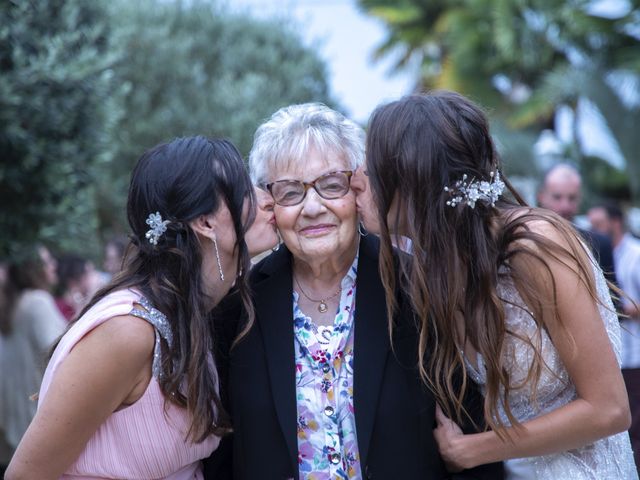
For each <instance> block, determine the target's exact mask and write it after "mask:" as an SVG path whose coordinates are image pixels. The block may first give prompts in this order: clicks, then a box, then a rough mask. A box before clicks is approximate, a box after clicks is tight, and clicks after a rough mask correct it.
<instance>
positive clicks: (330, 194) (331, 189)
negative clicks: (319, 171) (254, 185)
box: [265, 170, 353, 207]
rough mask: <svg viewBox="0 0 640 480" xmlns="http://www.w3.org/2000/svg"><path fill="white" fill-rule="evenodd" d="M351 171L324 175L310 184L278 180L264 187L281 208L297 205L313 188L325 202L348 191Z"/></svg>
mask: <svg viewBox="0 0 640 480" xmlns="http://www.w3.org/2000/svg"><path fill="white" fill-rule="evenodd" d="M352 175H353V171H351V170H341V171H337V172H330V173H325V174H324V175H322V176H320V177H318V178H316V179H315V180H314V181H312V182H301V181H299V180H278V181H276V182H273V183H268V184H267V185H265V187H266V188H267V190H269V192H271V195H272V196H273V200H274V201H275V202H276V203H277V204H278V205H281V206H283V207H291V206H293V205H298V204H299V203H300V202H302V201H303V200H304V198H305V197H306V196H307V190H309V189H310V188H313V189H314V190H315V191H316V192H318V195H320V196H321V197H322V198H324V199H325V200H335V199H336V198H341V197H344V196H345V195H346V194H347V192H348V191H349V185H350V184H351V176H352Z"/></svg>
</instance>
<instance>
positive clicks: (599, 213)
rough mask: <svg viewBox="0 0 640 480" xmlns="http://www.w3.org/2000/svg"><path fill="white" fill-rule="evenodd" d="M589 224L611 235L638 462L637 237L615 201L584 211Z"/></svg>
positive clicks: (639, 270) (639, 338) (624, 371)
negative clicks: (619, 289)
mask: <svg viewBox="0 0 640 480" xmlns="http://www.w3.org/2000/svg"><path fill="white" fill-rule="evenodd" d="M587 215H588V217H589V221H590V222H591V227H592V228H593V229H594V230H595V231H597V232H600V233H602V234H603V235H607V236H608V237H609V238H611V243H612V244H613V260H614V262H615V267H616V277H617V279H618V285H619V286H620V288H621V289H622V291H623V292H624V293H625V295H624V296H622V298H621V299H620V300H621V305H622V311H623V313H624V314H625V315H627V317H626V318H624V317H623V318H622V319H621V322H622V326H623V328H622V331H621V336H622V375H623V377H624V380H625V383H626V385H627V393H628V394H629V405H630V407H631V417H632V422H631V428H630V429H629V434H630V436H631V444H632V446H633V452H634V455H635V458H636V465H640V310H639V306H640V240H638V239H637V238H636V237H634V236H633V235H631V233H629V232H628V230H627V226H626V219H625V215H624V213H623V211H622V209H621V208H620V206H619V205H617V204H615V203H604V204H599V205H596V206H594V207H593V208H591V209H590V210H589V212H588V214H587Z"/></svg>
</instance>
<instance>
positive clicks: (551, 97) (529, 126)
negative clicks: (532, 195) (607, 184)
mask: <svg viewBox="0 0 640 480" xmlns="http://www.w3.org/2000/svg"><path fill="white" fill-rule="evenodd" d="M359 3H360V6H361V8H363V9H364V10H365V11H366V12H368V13H370V14H371V15H374V16H376V17H378V18H380V19H381V20H382V21H383V22H385V23H386V25H387V26H388V29H389V34H388V37H387V39H386V40H385V42H384V43H383V44H382V45H380V47H379V48H378V50H377V55H378V56H383V55H391V54H395V55H398V59H399V60H398V62H397V64H396V67H397V68H402V67H403V66H404V65H406V64H407V63H408V62H410V61H411V60H412V59H417V60H418V61H419V62H420V64H421V71H420V78H419V79H418V81H417V83H416V89H417V90H420V89H424V88H448V89H453V90H457V91H460V92H462V93H464V94H466V95H468V96H470V97H471V98H473V99H474V100H476V101H478V102H479V103H481V104H483V105H486V106H488V107H490V108H491V110H492V115H491V117H492V118H493V119H494V120H495V121H494V123H496V122H499V124H500V127H499V128H497V129H496V130H498V131H499V132H500V135H502V136H503V138H505V139H506V138H507V137H509V136H510V135H513V133H514V132H515V131H521V130H523V129H524V130H525V131H527V132H531V131H538V132H539V131H541V130H542V129H544V128H552V125H553V117H554V114H555V111H556V108H557V107H558V105H559V104H565V105H571V106H573V107H575V105H576V104H577V100H578V98H580V97H581V96H584V97H587V98H590V99H591V100H592V101H593V103H595V104H596V105H598V106H599V108H600V109H601V111H602V113H603V116H604V117H605V118H606V119H607V121H608V124H609V128H610V130H611V132H612V133H613V136H614V137H615V139H616V140H617V142H618V144H619V146H620V150H621V151H622V152H623V154H624V156H625V159H626V162H627V167H626V168H627V172H628V173H629V176H630V183H631V185H630V186H631V190H632V192H633V198H634V199H635V200H636V201H640V185H637V184H638V182H640V175H638V170H639V169H640V167H639V163H640V159H639V158H637V157H636V153H635V152H637V151H638V147H637V143H635V142H636V141H637V138H636V137H639V136H638V135H634V134H633V132H631V133H629V132H628V131H629V129H633V127H630V125H631V126H632V125H637V123H634V122H636V121H637V115H638V113H637V107H633V106H630V105H629V104H628V103H626V104H625V103H624V101H622V100H621V99H620V98H618V96H617V95H616V93H615V92H614V89H615V85H613V86H612V83H611V81H607V79H608V78H610V77H611V72H616V71H621V70H622V71H624V72H628V73H629V74H631V75H638V74H639V73H640V56H639V55H637V52H638V48H639V47H640V45H639V44H640V39H639V36H640V35H639V34H638V32H639V31H640V6H634V7H629V9H628V11H626V12H622V13H620V14H618V15H617V16H613V15H609V16H608V17H607V16H602V15H600V16H598V15H596V14H595V12H594V8H595V3H594V2H593V1H592V0H572V1H565V2H562V3H560V2H558V1H557V0H439V1H438V0H435V1H434V0H400V1H396V0H359ZM594 76H596V77H598V78H594ZM614 97H615V98H614ZM520 135H521V134H520ZM534 137H535V136H534ZM504 143H509V141H508V140H505V141H504ZM516 143H517V142H516ZM520 144H522V142H520ZM523 150H526V148H525V149H523ZM530 156H531V154H529V155H528V156H527V155H523V156H522V158H527V157H530ZM528 160H529V158H527V161H528ZM518 168H521V167H518Z"/></svg>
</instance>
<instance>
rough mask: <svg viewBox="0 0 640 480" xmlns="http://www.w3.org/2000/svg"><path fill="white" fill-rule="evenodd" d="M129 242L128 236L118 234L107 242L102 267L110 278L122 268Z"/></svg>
mask: <svg viewBox="0 0 640 480" xmlns="http://www.w3.org/2000/svg"><path fill="white" fill-rule="evenodd" d="M128 243H129V242H128V239H127V237H126V236H124V235H116V236H114V237H111V238H110V239H109V240H108V241H107V243H106V244H105V246H104V262H103V264H102V268H103V269H104V272H105V273H106V274H107V275H108V277H109V278H111V277H112V276H113V275H115V274H116V273H118V272H120V271H121V270H122V259H123V258H124V253H125V249H126V248H127V244H128Z"/></svg>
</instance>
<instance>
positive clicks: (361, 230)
mask: <svg viewBox="0 0 640 480" xmlns="http://www.w3.org/2000/svg"><path fill="white" fill-rule="evenodd" d="M358 233H359V234H360V235H361V236H363V237H366V236H367V235H369V232H367V229H366V228H364V225H363V224H362V222H358Z"/></svg>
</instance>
